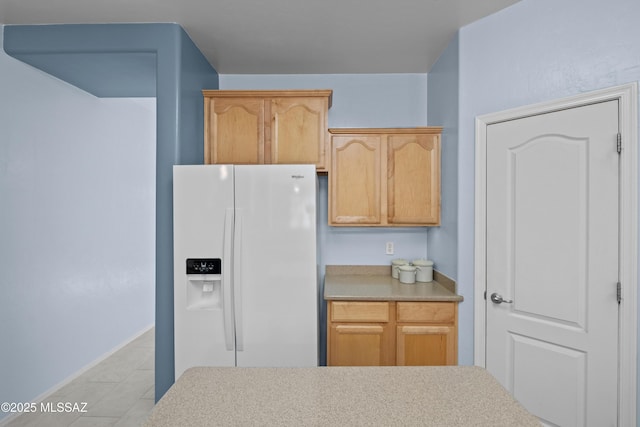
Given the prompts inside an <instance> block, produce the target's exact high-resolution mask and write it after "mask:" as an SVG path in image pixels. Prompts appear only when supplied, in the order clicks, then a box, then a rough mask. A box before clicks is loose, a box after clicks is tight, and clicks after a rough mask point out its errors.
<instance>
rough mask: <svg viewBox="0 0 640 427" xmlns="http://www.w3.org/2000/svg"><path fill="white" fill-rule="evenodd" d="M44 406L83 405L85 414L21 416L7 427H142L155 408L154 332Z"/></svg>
mask: <svg viewBox="0 0 640 427" xmlns="http://www.w3.org/2000/svg"><path fill="white" fill-rule="evenodd" d="M45 402H54V407H55V405H56V404H57V403H58V402H70V403H80V402H86V403H87V405H86V411H87V412H86V413H78V412H66V413H65V412H58V413H31V414H23V415H21V416H19V417H17V418H15V419H13V420H11V422H9V423H8V424H7V426H9V427H23V426H30V427H31V426H33V427H41V426H42V427H89V426H127V427H128V426H131V427H137V426H140V425H142V424H143V423H144V421H145V420H146V419H147V417H148V415H149V413H150V412H151V409H153V405H154V329H153V328H152V329H151V330H149V331H147V332H145V333H144V334H143V335H141V336H140V337H138V338H136V339H135V340H133V341H131V342H130V343H129V344H127V345H126V346H125V347H123V348H121V349H120V350H118V351H117V352H115V353H114V354H113V355H112V356H110V357H108V358H107V359H105V360H104V361H102V362H100V363H99V364H98V365H96V366H94V367H93V368H91V369H89V370H88V371H87V372H85V373H84V374H82V375H81V376H79V377H78V378H76V379H74V380H73V381H72V382H70V383H69V384H67V385H65V386H64V387H62V388H60V389H59V390H57V391H55V392H54V393H52V394H51V395H49V396H48V397H47V398H46V399H45ZM37 406H38V408H40V407H41V405H40V404H39V403H38V405H37Z"/></svg>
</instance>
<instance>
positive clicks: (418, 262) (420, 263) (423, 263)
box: [411, 259, 433, 267]
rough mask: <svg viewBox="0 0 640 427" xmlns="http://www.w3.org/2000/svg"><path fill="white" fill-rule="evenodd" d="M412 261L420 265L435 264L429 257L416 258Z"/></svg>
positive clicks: (429, 265)
mask: <svg viewBox="0 0 640 427" xmlns="http://www.w3.org/2000/svg"><path fill="white" fill-rule="evenodd" d="M411 263H412V264H413V265H417V266H418V267H431V266H432V265H433V261H430V260H428V259H414V260H413V261H412V262H411Z"/></svg>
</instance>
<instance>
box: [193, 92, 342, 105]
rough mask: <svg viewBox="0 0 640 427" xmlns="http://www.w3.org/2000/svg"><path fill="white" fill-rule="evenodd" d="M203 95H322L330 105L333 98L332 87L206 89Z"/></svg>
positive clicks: (276, 96) (220, 96) (250, 96)
mask: <svg viewBox="0 0 640 427" xmlns="http://www.w3.org/2000/svg"><path fill="white" fill-rule="evenodd" d="M202 95H203V96H205V97H209V98H287V97H292V98H293V97H305V98H308V97H322V98H329V107H331V102H332V98H333V90H332V89H292V90H218V89H205V90H203V91H202Z"/></svg>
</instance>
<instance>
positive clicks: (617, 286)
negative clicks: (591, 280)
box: [616, 282, 622, 304]
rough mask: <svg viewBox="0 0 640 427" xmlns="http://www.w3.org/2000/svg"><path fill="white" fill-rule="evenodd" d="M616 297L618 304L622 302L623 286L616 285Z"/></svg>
mask: <svg viewBox="0 0 640 427" xmlns="http://www.w3.org/2000/svg"><path fill="white" fill-rule="evenodd" d="M616 297H617V298H618V304H620V302H621V301H622V284H621V283H620V282H618V283H616Z"/></svg>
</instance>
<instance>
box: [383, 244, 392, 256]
mask: <svg viewBox="0 0 640 427" xmlns="http://www.w3.org/2000/svg"><path fill="white" fill-rule="evenodd" d="M385 252H386V254H387V255H393V242H387V245H386V248H385Z"/></svg>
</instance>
